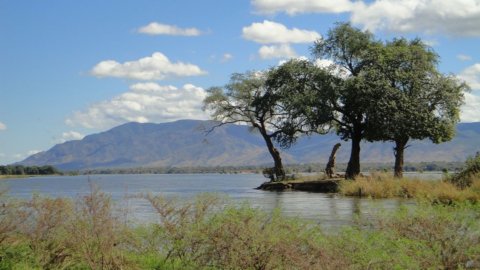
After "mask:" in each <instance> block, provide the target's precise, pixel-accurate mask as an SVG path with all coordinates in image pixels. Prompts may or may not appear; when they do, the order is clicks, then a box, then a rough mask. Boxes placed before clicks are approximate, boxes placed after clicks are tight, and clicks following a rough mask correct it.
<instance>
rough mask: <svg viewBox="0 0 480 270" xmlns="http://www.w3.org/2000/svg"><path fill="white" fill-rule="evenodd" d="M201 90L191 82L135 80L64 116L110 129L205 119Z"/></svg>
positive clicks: (73, 123)
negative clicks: (116, 92) (171, 83)
mask: <svg viewBox="0 0 480 270" xmlns="http://www.w3.org/2000/svg"><path fill="white" fill-rule="evenodd" d="M205 97H206V92H205V90H204V89H202V88H200V87H197V86H194V85H192V84H185V85H184V86H183V87H181V88H177V87H174V86H162V85H159V84H157V83H153V82H147V83H137V84H134V85H132V86H130V90H129V91H128V92H125V93H123V94H121V95H119V96H116V97H114V98H112V99H111V100H107V101H103V102H99V103H96V104H93V105H91V106H89V107H88V108H87V109H86V110H84V111H77V112H75V113H73V115H72V116H71V117H69V118H67V119H66V123H67V124H68V125H71V126H83V127H86V128H97V129H103V128H110V127H113V126H116V125H119V124H123V123H126V122H140V123H145V122H155V123H161V122H168V121H175V120H179V119H207V118H208V117H207V115H206V113H205V112H203V111H202V101H203V99H204V98H205Z"/></svg>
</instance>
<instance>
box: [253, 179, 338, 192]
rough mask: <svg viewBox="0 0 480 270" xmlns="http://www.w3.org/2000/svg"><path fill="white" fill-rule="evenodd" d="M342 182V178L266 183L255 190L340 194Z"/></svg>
mask: <svg viewBox="0 0 480 270" xmlns="http://www.w3.org/2000/svg"><path fill="white" fill-rule="evenodd" d="M342 180H343V179H342V178H331V179H325V180H290V181H288V180H287V181H279V182H264V183H262V184H261V185H260V186H258V187H257V188H255V189H258V190H266V191H307V192H319V193H336V192H338V188H339V183H340V181H342Z"/></svg>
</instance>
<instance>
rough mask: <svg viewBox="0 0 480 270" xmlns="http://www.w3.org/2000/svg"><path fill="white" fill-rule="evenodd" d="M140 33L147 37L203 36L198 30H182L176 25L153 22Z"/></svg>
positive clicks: (139, 30)
mask: <svg viewBox="0 0 480 270" xmlns="http://www.w3.org/2000/svg"><path fill="white" fill-rule="evenodd" d="M138 32H139V33H142V34H147V35H172V36H199V35H201V34H202V32H201V31H200V30H198V29H197V28H193V27H192V28H180V27H178V26H176V25H168V24H162V23H158V22H152V23H149V24H148V25H145V26H142V27H140V28H139V29H138Z"/></svg>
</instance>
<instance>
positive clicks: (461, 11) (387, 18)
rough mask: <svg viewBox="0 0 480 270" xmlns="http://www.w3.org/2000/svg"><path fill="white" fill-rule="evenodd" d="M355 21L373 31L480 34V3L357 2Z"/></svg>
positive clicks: (438, 0)
mask: <svg viewBox="0 0 480 270" xmlns="http://www.w3.org/2000/svg"><path fill="white" fill-rule="evenodd" d="M351 12H352V13H351V21H352V22H353V23H355V24H360V25H363V26H364V27H365V28H366V29H369V30H371V31H375V30H387V31H393V32H417V31H420V32H424V33H428V34H432V33H446V34H448V35H453V36H479V35H480V27H478V25H480V1H478V0H448V1H445V0H422V1H418V0H376V1H373V2H370V3H368V4H367V3H365V2H364V1H361V2H357V5H355V7H354V8H353V9H352V11H351Z"/></svg>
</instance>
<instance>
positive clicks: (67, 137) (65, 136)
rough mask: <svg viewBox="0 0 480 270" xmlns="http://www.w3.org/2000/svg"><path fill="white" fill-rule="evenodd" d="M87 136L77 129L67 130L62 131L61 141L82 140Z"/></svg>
mask: <svg viewBox="0 0 480 270" xmlns="http://www.w3.org/2000/svg"><path fill="white" fill-rule="evenodd" d="M83 137H85V136H84V135H83V134H81V133H79V132H76V131H72V130H71V131H67V132H63V133H62V138H61V140H60V141H61V142H66V141H71V140H81V139H83Z"/></svg>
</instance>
